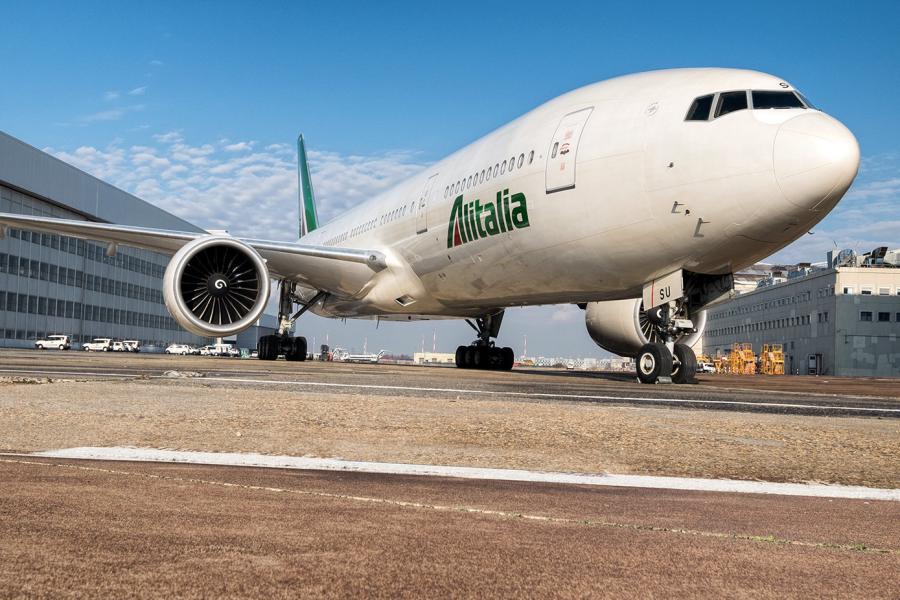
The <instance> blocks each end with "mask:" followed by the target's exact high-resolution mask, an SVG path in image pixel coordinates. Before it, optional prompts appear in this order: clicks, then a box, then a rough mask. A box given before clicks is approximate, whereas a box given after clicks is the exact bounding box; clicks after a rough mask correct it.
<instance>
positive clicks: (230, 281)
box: [163, 236, 270, 337]
mask: <svg viewBox="0 0 900 600" xmlns="http://www.w3.org/2000/svg"><path fill="white" fill-rule="evenodd" d="M269 282H270V278H269V270H268V268H267V267H266V263H265V261H264V260H263V259H262V257H261V256H260V255H259V253H258V252H257V251H256V250H254V249H253V248H251V247H250V246H248V245H247V244H245V243H243V242H241V241H238V240H236V239H234V238H230V237H225V236H209V237H202V238H198V239H196V240H193V241H191V242H188V243H187V244H186V245H185V246H183V247H182V248H181V249H180V250H179V251H178V252H176V253H175V256H173V257H172V260H171V261H170V262H169V266H168V267H166V274H165V276H164V277H163V297H164V298H165V301H166V308H168V309H169V313H170V314H171V315H172V317H174V318H175V320H176V321H178V324H179V325H181V326H182V327H184V328H185V329H187V330H188V331H190V332H191V333H195V334H197V335H200V336H204V337H224V336H227V335H232V334H235V333H238V332H240V331H243V330H244V329H247V328H248V327H250V326H251V325H253V323H255V322H256V320H257V319H259V317H260V315H261V314H262V312H263V309H265V307H266V303H267V302H268V301H269V287H270V286H269Z"/></svg>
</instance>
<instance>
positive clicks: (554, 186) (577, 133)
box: [546, 106, 594, 194]
mask: <svg viewBox="0 0 900 600" xmlns="http://www.w3.org/2000/svg"><path fill="white" fill-rule="evenodd" d="M593 110H594V107H593V106H591V107H588V108H583V109H581V110H579V111H575V112H573V113H569V114H567V115H566V116H565V117H563V118H562V121H560V123H559V126H558V127H557V128H556V133H555V134H553V139H552V140H551V142H550V151H549V152H548V154H547V173H546V180H547V193H548V194H550V193H552V192H560V191H562V190H570V189H572V188H574V187H575V154H576V153H577V152H578V141H579V140H580V139H581V132H582V131H583V130H584V125H585V123H587V120H588V117H590V116H591V112H592V111H593Z"/></svg>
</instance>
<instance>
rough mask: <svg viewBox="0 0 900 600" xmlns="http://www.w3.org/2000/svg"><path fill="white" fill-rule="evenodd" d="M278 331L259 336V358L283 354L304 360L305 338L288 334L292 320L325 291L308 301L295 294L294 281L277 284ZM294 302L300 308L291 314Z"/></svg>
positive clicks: (305, 350)
mask: <svg viewBox="0 0 900 600" xmlns="http://www.w3.org/2000/svg"><path fill="white" fill-rule="evenodd" d="M278 292H279V297H278V333H277V334H275V335H264V336H262V337H260V338H259V344H258V345H257V353H258V355H259V359H260V360H277V359H278V355H279V354H284V358H285V360H289V361H304V360H306V357H307V348H306V338H305V337H302V336H298V337H292V336H291V335H290V331H291V328H292V327H293V326H294V322H295V321H296V320H297V319H298V318H299V317H300V315H302V314H303V313H305V312H306V311H307V310H309V309H310V308H311V307H312V306H314V305H315V304H316V302H318V301H319V300H321V299H322V298H324V297H325V295H326V294H325V292H319V293H318V294H316V295H315V296H313V297H312V299H311V300H309V301H308V302H305V301H303V299H302V298H300V297H299V296H298V295H297V286H296V284H294V283H290V282H286V281H284V280H282V281H281V282H280V283H279V284H278ZM294 304H300V310H298V311H297V312H295V313H294V314H291V311H292V310H293V308H294Z"/></svg>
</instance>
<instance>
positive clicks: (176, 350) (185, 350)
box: [166, 344, 194, 356]
mask: <svg viewBox="0 0 900 600" xmlns="http://www.w3.org/2000/svg"><path fill="white" fill-rule="evenodd" d="M193 353H194V349H193V348H191V347H190V346H188V345H187V344H170V345H169V347H168V348H166V354H180V355H182V356H185V355H187V354H193Z"/></svg>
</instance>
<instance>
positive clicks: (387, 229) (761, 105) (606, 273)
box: [0, 69, 859, 383]
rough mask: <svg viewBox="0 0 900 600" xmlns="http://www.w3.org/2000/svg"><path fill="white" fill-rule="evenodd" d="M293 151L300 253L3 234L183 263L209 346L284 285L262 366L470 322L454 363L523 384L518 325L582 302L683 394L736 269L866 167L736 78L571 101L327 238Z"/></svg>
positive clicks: (608, 87)
mask: <svg viewBox="0 0 900 600" xmlns="http://www.w3.org/2000/svg"><path fill="white" fill-rule="evenodd" d="M298 152H299V170H300V222H299V225H300V240H299V241H298V242H277V241H263V240H255V239H244V238H236V237H231V236H229V235H222V234H210V235H204V234H196V233H186V232H178V231H164V230H156V229H145V228H139V227H127V226H120V225H114V224H108V223H92V222H82V221H73V220H65V219H51V218H43V217H31V216H22V215H16V214H0V223H2V224H4V225H5V226H11V227H17V228H23V229H31V230H35V231H46V232H54V233H63V234H66V235H72V236H79V237H84V238H90V239H96V240H102V241H105V242H109V243H110V244H111V245H112V244H124V245H130V246H135V247H139V248H146V249H150V250H155V251H160V252H169V253H174V257H173V258H172V260H171V262H170V264H169V266H168V268H167V270H166V274H165V277H164V280H163V293H164V297H165V301H166V305H167V307H168V309H169V312H171V314H172V316H173V317H174V318H175V319H176V320H177V321H178V323H180V324H181V325H182V326H183V327H184V328H185V329H187V330H189V331H192V332H194V333H196V334H198V335H203V336H227V335H232V334H234V333H237V332H239V331H242V330H244V329H246V328H248V327H250V326H251V325H253V324H254V323H255V322H256V321H257V319H258V318H259V317H260V315H261V314H262V312H263V309H264V308H265V306H266V303H267V301H268V298H269V290H270V281H271V280H273V279H274V280H277V281H278V282H279V286H278V289H279V323H280V327H279V333H278V334H277V335H271V336H264V337H262V338H261V339H260V342H259V357H260V358H261V359H263V360H274V359H276V358H277V357H278V355H279V354H281V353H283V354H285V356H286V358H287V359H288V360H305V358H306V354H307V350H306V340H305V338H303V337H291V335H290V332H291V330H292V328H293V324H294V321H295V320H296V319H297V318H298V317H299V316H300V315H302V314H303V313H304V312H305V311H306V310H312V311H313V312H314V313H316V314H319V315H323V316H327V317H357V318H360V317H362V318H373V317H378V318H381V319H393V320H404V321H406V320H415V319H423V318H424V319H432V318H453V317H456V318H465V319H467V321H468V323H469V325H471V326H472V327H473V328H474V329H475V330H476V332H477V337H476V339H475V341H473V342H472V344H471V345H469V346H460V347H459V348H458V349H457V351H456V364H457V366H459V367H463V368H489V369H510V368H512V365H513V360H514V359H513V356H514V354H513V350H512V349H511V348H508V347H504V348H500V347H498V346H495V345H494V342H493V339H494V338H496V337H497V336H498V334H499V331H500V324H501V322H502V320H503V313H504V309H505V308H507V307H510V306H526V305H536V304H559V303H574V304H578V305H579V306H580V307H582V308H584V309H585V311H586V322H587V328H588V331H589V333H590V335H591V336H592V337H593V339H594V340H595V341H596V342H597V343H598V344H599V345H600V346H602V347H604V348H606V349H609V350H611V351H613V352H616V353H618V354H622V355H625V356H632V357H636V359H637V360H636V364H637V375H638V377H639V378H640V380H641V381H643V382H645V383H652V382H656V381H657V380H658V379H659V378H660V377H671V379H672V380H673V381H674V382H676V383H685V382H689V381H691V380H692V379H693V376H694V371H695V363H696V358H695V356H694V353H693V351H692V350H691V349H690V344H691V343H693V341H694V340H696V339H697V338H698V337H699V336H700V335H701V333H702V330H703V328H704V325H705V312H704V310H703V309H704V307H706V306H708V305H709V304H710V303H712V302H715V301H717V300H720V299H722V298H724V297H727V296H728V295H730V294H731V293H732V288H733V279H732V274H733V273H734V272H735V271H737V270H740V269H741V268H744V267H746V266H749V265H752V264H754V263H755V262H757V261H759V260H760V259H762V258H765V257H766V256H769V255H770V254H772V253H773V252H775V251H777V250H778V249H780V248H783V247H784V246H786V245H787V244H789V243H790V242H792V241H793V240H795V239H797V238H798V237H800V236H802V235H803V234H804V233H805V232H807V231H809V230H810V229H811V228H812V226H813V225H815V224H816V223H818V222H819V221H820V220H821V219H822V218H823V217H824V216H825V215H826V214H828V212H829V211H830V210H831V209H832V208H833V207H834V206H835V205H836V204H837V202H838V201H839V200H840V199H841V197H842V196H843V195H844V193H845V192H846V191H847V189H848V188H849V187H850V184H851V183H852V182H853V179H854V177H855V176H856V173H857V170H858V167H859V146H858V145H857V142H856V139H855V138H854V136H853V134H852V133H850V131H849V130H848V129H847V128H846V127H844V126H843V125H842V124H841V123H840V122H838V121H837V120H835V119H834V118H832V117H830V116H828V115H827V114H825V113H824V112H822V111H821V110H819V109H817V108H815V107H814V106H813V105H812V104H810V103H809V101H808V100H807V99H806V98H805V97H803V96H802V95H801V94H800V93H799V92H798V91H797V90H795V89H794V88H793V86H791V85H790V84H789V83H787V82H785V81H783V80H781V79H779V78H777V77H774V76H772V75H767V74H764V73H758V72H754V71H745V70H736V69H676V70H665V71H654V72H649V73H641V74H635V75H628V76H624V77H617V78H615V79H610V80H608V81H603V82H600V83H595V84H592V85H588V86H586V87H583V88H581V89H578V90H575V91H572V92H569V93H567V94H563V95H562V96H559V97H558V98H554V99H553V100H550V101H549V102H547V103H545V104H543V105H541V106H539V107H538V108H536V109H534V110H532V111H531V112H529V113H527V114H525V115H523V116H522V117H519V118H518V119H516V120H515V121H512V122H511V123H508V124H507V125H504V126H503V127H501V128H499V129H497V130H496V131H494V132H492V133H490V134H489V135H487V136H485V137H483V138H481V139H479V140H478V141H476V142H473V143H472V144H470V145H468V146H466V147H465V148H463V149H461V150H459V151H457V152H455V153H454V154H451V155H450V156H448V157H447V158H445V159H443V160H441V161H439V162H437V163H435V164H434V165H431V166H430V167H428V168H426V169H425V170H424V171H422V172H420V173H419V174H417V175H415V176H413V177H410V178H408V179H406V180H404V181H402V182H400V183H398V184H397V185H396V186H394V187H393V188H391V189H389V190H387V191H385V192H382V193H380V194H377V195H375V196H373V197H372V198H371V199H369V200H368V201H366V202H364V203H362V204H360V205H359V206H357V207H356V208H354V209H352V210H350V211H348V212H346V213H345V214H343V215H341V216H340V217H338V218H336V219H334V220H333V221H331V222H329V223H327V224H325V225H322V226H320V225H319V222H318V218H317V213H316V205H315V201H314V197H313V191H312V184H311V180H310V174H309V167H308V164H307V160H306V150H305V146H304V142H303V138H302V136H301V137H300V138H299V139H298ZM247 210H255V209H254V207H247ZM273 216H274V217H283V216H284V215H273ZM114 248H115V246H111V250H112V251H114ZM295 308H296V310H295Z"/></svg>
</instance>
